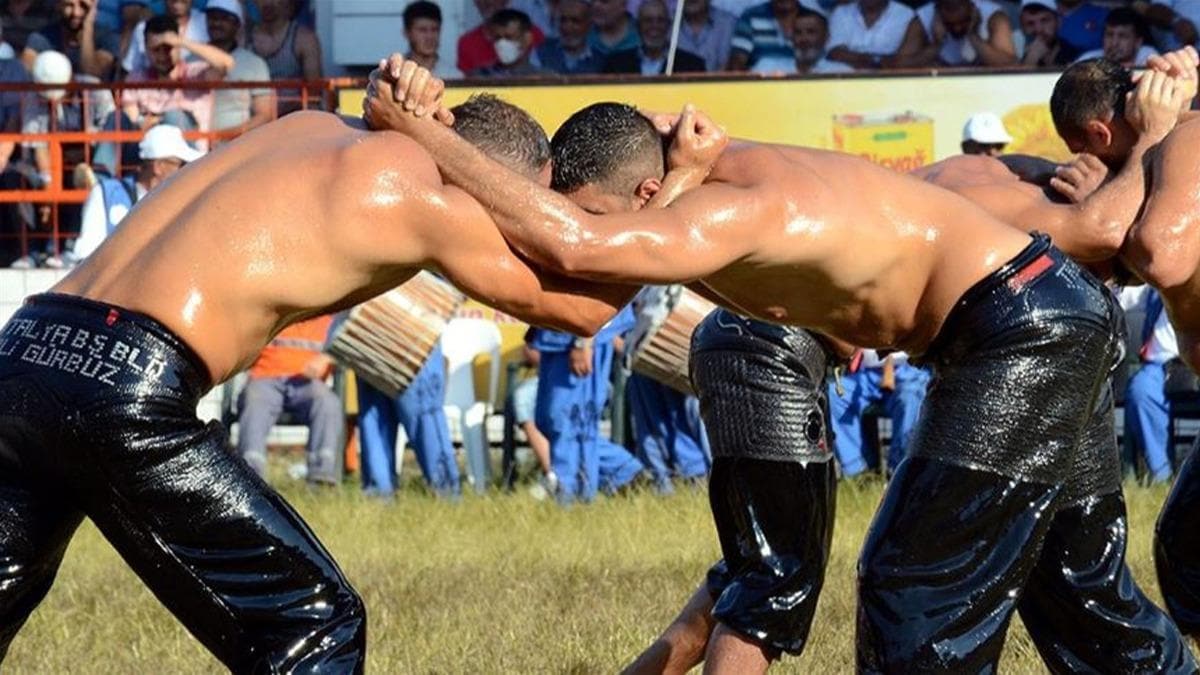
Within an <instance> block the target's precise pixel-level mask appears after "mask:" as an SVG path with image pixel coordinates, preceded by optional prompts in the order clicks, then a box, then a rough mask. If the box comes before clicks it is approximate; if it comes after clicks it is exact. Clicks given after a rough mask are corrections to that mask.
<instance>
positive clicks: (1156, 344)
mask: <svg viewBox="0 0 1200 675" xmlns="http://www.w3.org/2000/svg"><path fill="white" fill-rule="evenodd" d="M1145 303H1146V321H1145V323H1144V324H1143V328H1142V340H1141V349H1140V350H1139V352H1138V356H1139V358H1140V360H1141V362H1142V367H1141V368H1138V370H1137V372H1136V373H1134V374H1133V376H1131V377H1130V378H1129V384H1128V385H1127V386H1126V389H1125V429H1126V430H1127V431H1126V433H1128V434H1129V436H1130V438H1131V439H1132V441H1133V446H1134V451H1135V452H1137V453H1139V454H1141V456H1142V457H1143V458H1145V460H1146V469H1147V472H1148V473H1149V477H1150V480H1151V481H1153V482H1156V483H1159V482H1166V481H1169V480H1171V459H1170V455H1169V454H1168V452H1167V445H1168V443H1169V442H1170V439H1169V438H1167V436H1168V434H1169V431H1170V425H1171V408H1170V404H1169V403H1168V402H1167V395H1166V392H1164V391H1163V384H1164V383H1165V382H1166V373H1167V368H1166V364H1167V362H1168V361H1170V360H1171V359H1174V358H1176V357H1178V356H1179V347H1178V344H1177V342H1176V340H1175V331H1174V329H1172V328H1171V322H1170V320H1169V319H1168V318H1167V313H1166V312H1164V311H1163V302H1162V298H1161V297H1160V296H1159V295H1158V292H1157V291H1155V290H1154V289H1152V288H1148V289H1146V291H1145Z"/></svg>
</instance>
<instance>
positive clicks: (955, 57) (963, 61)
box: [905, 0, 1017, 67]
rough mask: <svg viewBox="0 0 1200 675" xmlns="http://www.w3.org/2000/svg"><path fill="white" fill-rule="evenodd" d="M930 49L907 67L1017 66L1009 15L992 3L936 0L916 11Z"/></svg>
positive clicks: (966, 0)
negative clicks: (935, 65)
mask: <svg viewBox="0 0 1200 675" xmlns="http://www.w3.org/2000/svg"><path fill="white" fill-rule="evenodd" d="M917 18H918V19H920V20H921V27H922V28H924V29H925V40H926V42H927V45H926V47H925V48H924V49H922V50H921V51H920V52H918V53H917V55H916V56H915V57H913V58H912V59H911V60H909V61H908V62H907V63H906V64H905V65H912V66H928V65H933V64H939V65H943V66H991V67H997V66H1011V65H1014V64H1016V62H1017V46H1016V43H1015V42H1013V28H1012V22H1011V21H1009V18H1008V12H1007V11H1005V9H1004V8H1003V7H1001V6H1000V5H998V4H996V3H994V2H989V0H933V2H929V3H926V4H925V5H923V6H922V7H921V8H920V9H918V10H917Z"/></svg>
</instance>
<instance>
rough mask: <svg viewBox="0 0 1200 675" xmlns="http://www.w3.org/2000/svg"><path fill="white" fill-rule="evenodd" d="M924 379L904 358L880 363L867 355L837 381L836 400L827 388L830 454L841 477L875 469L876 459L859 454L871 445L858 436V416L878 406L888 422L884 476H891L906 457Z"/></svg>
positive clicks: (926, 377)
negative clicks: (888, 433) (888, 443)
mask: <svg viewBox="0 0 1200 675" xmlns="http://www.w3.org/2000/svg"><path fill="white" fill-rule="evenodd" d="M929 379H930V375H929V373H928V372H927V371H925V370H923V369H921V368H917V367H916V366H913V365H911V364H909V363H908V355H906V354H905V353H904V352H895V353H893V354H891V355H889V356H888V357H887V358H880V356H879V354H877V353H876V352H875V351H874V350H870V349H868V350H865V351H864V352H863V357H862V361H861V363H860V364H859V367H858V368H857V369H856V370H854V371H853V372H851V373H848V374H846V375H843V376H842V377H841V386H842V391H843V393H842V394H838V386H837V383H836V382H830V383H829V420H830V423H831V425H832V427H833V429H832V431H833V434H832V436H833V449H834V454H835V455H836V456H837V459H838V462H839V463H840V464H841V466H842V473H843V474H844V475H846V476H854V475H856V474H859V473H862V472H863V471H865V470H867V469H868V468H873V467H874V466H875V465H876V460H877V457H875V456H873V453H870V454H869V455H867V454H864V452H863V451H864V449H865V448H871V449H873V446H874V444H873V443H872V444H869V445H867V444H864V443H863V434H862V431H863V428H862V415H863V411H865V410H866V409H867V408H868V407H869V406H871V405H876V404H878V405H881V406H883V408H884V411H885V412H886V414H887V416H888V417H889V418H891V420H892V435H891V443H890V445H889V446H888V455H887V469H888V475H891V472H893V471H895V470H896V467H897V466H899V465H900V462H901V461H903V460H904V457H905V455H906V453H907V448H908V442H909V437H910V436H911V435H912V430H913V428H915V427H916V423H917V419H918V418H919V417H920V414H921V404H922V403H923V402H924V401H925V389H926V387H927V386H928V384H929Z"/></svg>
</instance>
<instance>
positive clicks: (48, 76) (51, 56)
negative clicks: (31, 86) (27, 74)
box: [32, 50, 71, 101]
mask: <svg viewBox="0 0 1200 675" xmlns="http://www.w3.org/2000/svg"><path fill="white" fill-rule="evenodd" d="M32 74H33V81H34V82H37V83H38V84H66V83H68V82H70V81H71V60H70V59H68V58H67V55H66V54H63V53H62V52H56V51H53V50H46V51H44V52H42V53H41V54H38V55H37V58H36V59H34V60H33V73H32ZM66 93H67V92H66V91H65V90H63V89H52V90H49V91H42V92H41V94H42V96H45V97H46V98H48V99H50V100H52V101H57V100H58V99H60V98H62V97H63V95H65V94H66Z"/></svg>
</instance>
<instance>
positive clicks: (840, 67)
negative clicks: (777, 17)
mask: <svg viewBox="0 0 1200 675" xmlns="http://www.w3.org/2000/svg"><path fill="white" fill-rule="evenodd" d="M828 43H829V24H828V22H827V21H826V19H825V15H824V14H821V13H820V12H817V11H814V10H811V9H809V8H807V7H801V8H800V11H799V12H797V13H796V19H795V23H794V27H793V28H792V48H793V54H792V56H791V58H782V57H777V56H767V57H764V58H761V59H759V60H758V61H757V62H756V63H755V64H754V66H753V67H752V68H751V69H750V70H752V71H753V72H756V73H766V74H772V75H794V74H800V75H808V74H814V75H817V74H822V73H850V72H854V69H853V68H851V67H850V66H848V65H846V64H844V63H840V62H838V61H830V60H829V59H827V58H825V55H826V51H825V47H826V45H827V44H828Z"/></svg>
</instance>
